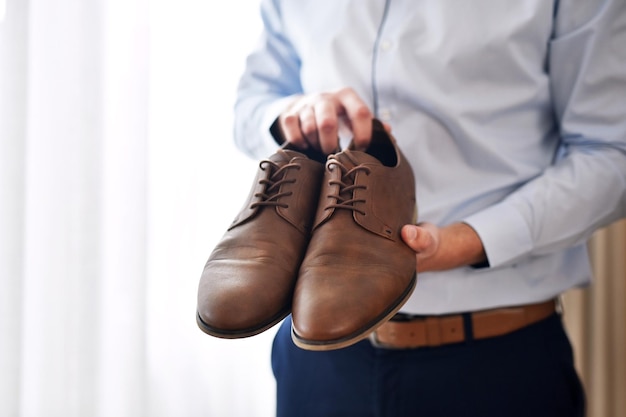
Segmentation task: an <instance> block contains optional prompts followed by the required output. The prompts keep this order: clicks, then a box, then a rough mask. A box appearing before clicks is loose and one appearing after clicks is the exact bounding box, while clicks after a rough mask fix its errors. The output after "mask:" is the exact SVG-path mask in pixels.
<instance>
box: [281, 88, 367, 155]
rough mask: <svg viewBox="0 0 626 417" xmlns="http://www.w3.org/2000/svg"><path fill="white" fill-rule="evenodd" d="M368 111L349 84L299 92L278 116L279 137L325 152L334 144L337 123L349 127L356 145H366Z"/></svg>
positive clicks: (337, 132)
mask: <svg viewBox="0 0 626 417" xmlns="http://www.w3.org/2000/svg"><path fill="white" fill-rule="evenodd" d="M372 118H373V115H372V112H371V110H370V109H369V107H368V106H367V104H365V102H364V101H363V100H362V99H361V98H360V97H359V96H358V95H357V94H356V92H355V91H354V90H353V89H352V88H342V89H340V90H337V91H334V92H328V93H318V94H308V95H303V96H299V97H298V98H296V99H295V100H294V101H292V102H291V103H290V104H289V106H288V107H287V109H285V111H283V112H282V113H281V114H280V115H279V117H278V127H279V129H280V132H281V135H282V137H283V139H285V141H287V142H291V143H292V144H294V145H295V146H297V147H299V148H304V149H306V148H308V147H309V146H311V147H313V148H317V149H319V150H321V151H322V152H324V153H325V154H330V153H333V152H335V151H336V150H337V147H338V145H339V144H338V138H339V123H340V119H341V120H343V121H344V122H345V123H346V124H347V126H348V128H350V130H351V131H352V135H353V141H354V144H355V146H356V147H357V148H358V149H366V148H367V145H368V144H369V141H370V137H371V135H372Z"/></svg>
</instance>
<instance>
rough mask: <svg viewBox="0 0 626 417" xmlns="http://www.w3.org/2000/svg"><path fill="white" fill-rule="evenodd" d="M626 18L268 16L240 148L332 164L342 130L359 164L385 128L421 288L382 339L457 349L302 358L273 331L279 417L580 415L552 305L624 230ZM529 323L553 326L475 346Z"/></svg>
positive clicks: (594, 11)
mask: <svg viewBox="0 0 626 417" xmlns="http://www.w3.org/2000/svg"><path fill="white" fill-rule="evenodd" d="M625 9H626V2H624V1H623V0H594V1H590V0H561V1H557V0H554V1H545V0H529V1H523V2H503V1H494V0H474V1H468V2H461V1H441V0H436V1H435V0H433V1H422V2H416V1H408V0H386V1H375V0H335V1H333V2H332V3H324V2H315V1H307V0H263V1H262V7H261V11H262V17H263V22H264V32H263V36H262V38H261V41H260V43H259V45H258V47H257V48H256V49H255V50H254V51H253V53H251V55H250V56H249V58H248V61H247V66H246V70H245V73H244V74H243V76H242V79H241V82H240V86H239V90H238V100H237V104H236V109H235V110H236V112H235V113H236V114H235V115H236V126H235V136H236V142H237V144H238V146H239V147H240V148H241V149H242V150H243V151H245V152H246V153H248V154H249V155H251V156H253V157H255V158H264V157H266V156H268V155H270V154H272V153H273V152H275V151H276V149H277V147H278V146H279V145H280V144H282V143H284V142H285V141H286V142H290V143H291V144H293V145H294V146H297V147H299V148H303V149H305V148H315V149H319V150H321V151H323V152H324V153H326V154H330V153H332V152H334V151H336V149H337V146H338V144H339V145H340V146H342V147H345V146H346V141H347V140H349V139H345V138H344V136H343V134H342V129H341V127H342V125H345V126H347V127H348V128H349V130H350V132H351V136H352V140H353V142H354V144H355V145H356V146H357V147H360V148H366V147H367V145H368V141H369V138H370V136H371V129H372V127H371V126H372V118H373V117H376V118H378V119H380V120H382V121H383V122H384V123H385V124H386V126H387V128H388V129H390V131H391V133H392V134H393V136H394V137H395V138H396V140H397V142H398V145H399V147H400V148H401V149H402V151H403V153H404V154H405V155H406V157H407V159H408V160H409V162H410V164H411V166H412V168H413V171H414V175H415V181H416V193H417V194H416V195H417V203H418V207H419V223H418V224H417V225H406V226H405V227H404V228H403V229H402V238H403V239H404V241H405V243H406V244H407V245H408V246H409V247H411V248H412V249H413V250H414V251H415V253H416V265H417V270H418V273H419V278H418V284H417V287H416V289H415V291H414V293H413V295H412V296H411V298H410V299H409V300H408V301H407V302H406V304H404V306H403V307H402V310H401V314H399V315H398V316H397V317H396V318H394V319H392V322H394V321H395V322H397V323H400V322H401V320H404V321H409V322H411V323H412V322H416V323H418V324H417V325H422V324H420V323H437V324H434V325H432V326H435V327H436V328H440V327H441V326H442V324H441V323H443V322H442V321H441V320H442V319H456V318H458V320H460V322H462V323H463V326H464V327H463V332H462V333H463V336H462V340H455V341H454V342H451V343H447V342H442V341H440V340H437V341H435V342H433V341H432V340H431V341H429V342H428V343H426V344H427V345H426V346H418V347H408V348H403V347H402V346H393V345H386V344H385V343H383V342H382V341H380V342H381V343H377V340H376V338H373V340H372V341H370V340H364V341H361V342H359V343H357V344H355V345H353V346H350V347H347V348H345V349H337V350H330V351H326V352H312V351H307V350H303V349H299V348H298V347H296V346H294V344H293V343H292V340H291V335H290V325H291V324H290V320H289V319H286V320H285V321H284V322H283V324H282V326H281V328H280V329H279V331H278V333H277V336H276V339H275V342H274V346H273V353H272V364H273V369H274V373H275V376H276V380H277V394H278V401H277V407H278V415H279V416H325V417H328V416H342V417H346V416H359V417H364V416H402V417H406V416H429V417H432V416H448V417H449V416H461V415H462V416H481V417H485V416H581V415H583V414H584V393H583V392H582V389H581V386H580V382H579V379H578V377H577V375H576V372H575V370H574V365H573V359H572V352H571V347H570V345H569V341H568V339H567V336H566V335H565V333H564V330H563V326H562V323H561V320H560V316H559V312H558V308H555V307H554V302H553V301H551V300H554V299H556V298H558V297H559V295H560V294H562V293H563V292H565V291H567V290H568V289H570V288H573V287H577V286H582V285H586V284H588V283H589V282H590V279H591V278H590V277H591V272H590V266H589V260H588V257H587V251H586V247H585V242H586V240H587V239H588V238H589V237H590V235H591V234H592V233H593V232H594V231H595V230H597V229H598V228H599V227H602V226H605V225H607V224H609V223H611V222H613V221H615V220H617V219H619V218H621V217H624V216H625V215H626V10H625ZM338 137H340V138H341V139H340V140H339V143H338ZM538 305H541V306H544V307H545V306H546V305H549V306H550V310H549V313H550V314H547V315H542V316H541V317H540V319H537V320H526V321H525V322H524V324H523V325H521V327H520V326H517V328H515V329H508V328H507V329H504V330H502V331H501V332H500V331H497V332H495V333H497V334H495V335H492V334H486V335H485V334H483V333H481V332H483V331H482V330H481V329H482V327H481V326H483V324H481V323H482V322H483V321H485V320H486V321H489V324H488V326H487V327H489V328H500V327H502V328H504V327H506V326H505V324H503V323H504V321H506V320H505V319H503V317H506V316H507V315H508V314H516V313H515V312H522V315H526V316H524V317H526V318H527V316H528V315H529V314H530V315H532V314H531V313H526V312H527V311H535V310H536V306H538ZM533 314H534V313H533ZM485 318H488V319H485ZM491 318H493V320H492V319H491ZM338 319H340V318H338ZM501 320H503V321H501ZM423 325H424V326H431V325H430V324H423ZM437 326H439V327H437ZM487 333H489V332H487Z"/></svg>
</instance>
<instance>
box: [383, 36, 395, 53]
mask: <svg viewBox="0 0 626 417" xmlns="http://www.w3.org/2000/svg"><path fill="white" fill-rule="evenodd" d="M392 46H393V44H392V43H391V41H390V40H387V39H385V40H382V41H380V50H381V51H388V50H390V49H391V47H392Z"/></svg>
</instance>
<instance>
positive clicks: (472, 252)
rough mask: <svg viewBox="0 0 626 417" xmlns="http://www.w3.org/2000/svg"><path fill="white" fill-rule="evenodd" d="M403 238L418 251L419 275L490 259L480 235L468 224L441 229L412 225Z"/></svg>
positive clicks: (403, 234)
mask: <svg viewBox="0 0 626 417" xmlns="http://www.w3.org/2000/svg"><path fill="white" fill-rule="evenodd" d="M402 239H403V240H404V242H405V243H406V244H407V245H408V246H409V247H410V248H411V249H413V250H414V251H415V259H416V263H417V271H418V272H427V271H444V270H447V269H453V268H458V267H461V266H466V265H476V264H480V263H483V262H485V261H486V260H487V256H486V254H485V249H484V248H483V244H482V242H481V240H480V237H479V236H478V234H477V233H476V232H475V231H474V229H472V228H471V227H470V226H468V225H467V224H465V223H454V224H451V225H449V226H446V227H442V228H439V227H437V226H435V225H434V224H431V223H420V224H417V225H413V224H408V225H405V226H404V227H403V228H402Z"/></svg>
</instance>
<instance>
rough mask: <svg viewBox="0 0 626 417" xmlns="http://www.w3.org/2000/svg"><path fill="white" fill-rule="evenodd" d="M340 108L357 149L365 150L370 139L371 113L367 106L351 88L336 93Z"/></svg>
mask: <svg viewBox="0 0 626 417" xmlns="http://www.w3.org/2000/svg"><path fill="white" fill-rule="evenodd" d="M337 99H338V100H339V102H340V104H341V107H342V108H343V110H344V112H345V115H346V116H347V118H348V122H349V124H350V128H351V130H352V136H353V137H352V140H353V142H354V146H355V147H356V148H357V149H362V150H364V149H367V147H368V145H369V143H370V139H371V137H372V118H373V115H372V112H371V110H370V109H369V107H368V106H367V104H366V103H365V102H364V101H363V100H362V99H361V97H359V95H358V94H357V93H356V92H355V91H354V90H353V89H351V88H345V89H342V90H340V91H339V92H338V93H337Z"/></svg>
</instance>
